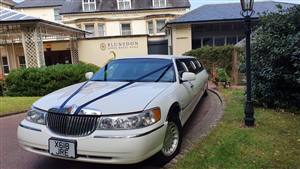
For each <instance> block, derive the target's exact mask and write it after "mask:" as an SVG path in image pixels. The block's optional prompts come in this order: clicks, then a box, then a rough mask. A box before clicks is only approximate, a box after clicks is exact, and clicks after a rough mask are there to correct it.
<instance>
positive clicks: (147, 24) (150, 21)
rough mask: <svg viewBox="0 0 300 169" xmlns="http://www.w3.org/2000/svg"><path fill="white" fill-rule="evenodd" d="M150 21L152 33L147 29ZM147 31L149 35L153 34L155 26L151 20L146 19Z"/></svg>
mask: <svg viewBox="0 0 300 169" xmlns="http://www.w3.org/2000/svg"><path fill="white" fill-rule="evenodd" d="M150 22H151V23H152V33H151V32H150V31H149V23H150ZM147 31H148V34H149V35H154V34H155V26H154V21H153V20H148V21H147Z"/></svg>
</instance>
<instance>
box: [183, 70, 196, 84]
mask: <svg viewBox="0 0 300 169" xmlns="http://www.w3.org/2000/svg"><path fill="white" fill-rule="evenodd" d="M194 80H196V74H195V73H191V72H184V73H183V74H182V78H181V81H182V82H191V81H194Z"/></svg>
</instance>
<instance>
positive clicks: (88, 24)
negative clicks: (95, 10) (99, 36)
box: [84, 23, 96, 38]
mask: <svg viewBox="0 0 300 169" xmlns="http://www.w3.org/2000/svg"><path fill="white" fill-rule="evenodd" d="M92 25H93V27H94V31H93V33H92V34H89V33H87V34H86V35H85V36H86V37H87V38H92V37H95V34H96V31H95V23H85V24H84V30H85V31H88V30H87V29H86V26H92Z"/></svg>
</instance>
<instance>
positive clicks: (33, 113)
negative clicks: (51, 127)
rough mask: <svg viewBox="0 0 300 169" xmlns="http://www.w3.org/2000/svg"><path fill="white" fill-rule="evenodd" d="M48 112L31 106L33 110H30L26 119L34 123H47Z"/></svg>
mask: <svg viewBox="0 0 300 169" xmlns="http://www.w3.org/2000/svg"><path fill="white" fill-rule="evenodd" d="M46 114H47V112H44V111H41V110H37V109H35V108H31V110H29V111H28V112H27V116H26V119H27V120H28V121H30V122H33V123H37V124H42V125H45V124H46Z"/></svg>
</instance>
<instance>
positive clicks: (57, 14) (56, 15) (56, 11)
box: [54, 8, 61, 22]
mask: <svg viewBox="0 0 300 169" xmlns="http://www.w3.org/2000/svg"><path fill="white" fill-rule="evenodd" d="M54 20H55V21H57V22H60V21H61V15H60V8H54Z"/></svg>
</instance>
